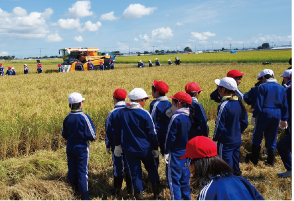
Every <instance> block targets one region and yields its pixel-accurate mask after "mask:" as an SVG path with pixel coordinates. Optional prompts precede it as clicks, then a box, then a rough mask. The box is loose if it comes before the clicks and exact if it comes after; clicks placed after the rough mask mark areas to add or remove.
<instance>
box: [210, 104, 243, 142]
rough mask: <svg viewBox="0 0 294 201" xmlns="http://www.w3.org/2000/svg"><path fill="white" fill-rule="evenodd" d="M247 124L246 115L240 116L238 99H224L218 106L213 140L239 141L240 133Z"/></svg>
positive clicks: (240, 110) (240, 109)
mask: <svg viewBox="0 0 294 201" xmlns="http://www.w3.org/2000/svg"><path fill="white" fill-rule="evenodd" d="M247 126H248V115H247V113H246V115H243V116H242V108H241V106H240V104H239V102H238V101H235V100H225V101H223V102H222V103H221V104H220V105H219V106H218V114H217V119H216V121H215V130H214V135H213V140H214V141H218V142H220V143H232V144H233V143H238V142H241V134H242V133H243V131H244V130H245V129H246V128H247Z"/></svg>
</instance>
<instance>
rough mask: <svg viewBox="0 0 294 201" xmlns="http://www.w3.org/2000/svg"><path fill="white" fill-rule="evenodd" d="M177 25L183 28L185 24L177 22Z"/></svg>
mask: <svg viewBox="0 0 294 201" xmlns="http://www.w3.org/2000/svg"><path fill="white" fill-rule="evenodd" d="M176 25H177V26H183V25H184V24H183V23H180V22H177V23H176Z"/></svg>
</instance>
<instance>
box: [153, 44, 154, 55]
mask: <svg viewBox="0 0 294 201" xmlns="http://www.w3.org/2000/svg"><path fill="white" fill-rule="evenodd" d="M153 54H154V45H153Z"/></svg>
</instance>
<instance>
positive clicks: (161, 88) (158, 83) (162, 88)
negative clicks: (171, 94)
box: [153, 80, 169, 94]
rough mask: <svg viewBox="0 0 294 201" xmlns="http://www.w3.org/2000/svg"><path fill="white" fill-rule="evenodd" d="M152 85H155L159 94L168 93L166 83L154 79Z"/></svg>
mask: <svg viewBox="0 0 294 201" xmlns="http://www.w3.org/2000/svg"><path fill="white" fill-rule="evenodd" d="M153 86H154V87H155V89H156V91H158V92H159V93H161V94H166V93H168V90H169V88H168V85H167V84H166V83H165V82H163V81H156V80H154V81H153Z"/></svg>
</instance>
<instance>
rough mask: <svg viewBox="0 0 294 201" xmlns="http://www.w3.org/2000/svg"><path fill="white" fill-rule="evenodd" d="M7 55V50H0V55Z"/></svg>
mask: <svg viewBox="0 0 294 201" xmlns="http://www.w3.org/2000/svg"><path fill="white" fill-rule="evenodd" d="M8 55H9V54H8V52H5V51H2V52H0V56H8Z"/></svg>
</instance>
